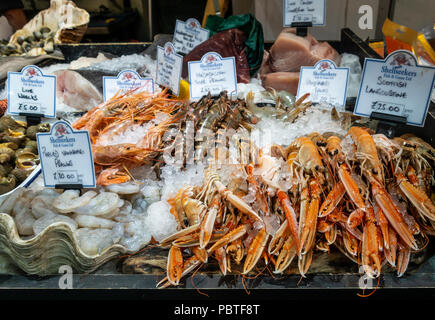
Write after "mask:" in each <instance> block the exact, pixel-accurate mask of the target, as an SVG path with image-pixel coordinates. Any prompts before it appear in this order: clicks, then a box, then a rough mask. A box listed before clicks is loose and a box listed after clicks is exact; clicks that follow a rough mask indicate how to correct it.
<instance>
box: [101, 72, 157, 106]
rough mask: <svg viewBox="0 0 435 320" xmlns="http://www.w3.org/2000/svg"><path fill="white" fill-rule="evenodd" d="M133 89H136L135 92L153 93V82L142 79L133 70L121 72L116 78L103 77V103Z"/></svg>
mask: <svg viewBox="0 0 435 320" xmlns="http://www.w3.org/2000/svg"><path fill="white" fill-rule="evenodd" d="M134 89H137V90H136V92H140V91H147V92H149V93H154V81H153V79H152V78H142V77H141V76H140V75H139V74H138V73H137V72H136V71H134V70H123V71H121V72H120V73H118V76H116V77H108V76H104V77H103V97H104V101H107V100H109V99H111V98H113V97H114V96H115V95H116V94H119V93H121V94H122V93H126V92H128V91H130V90H134Z"/></svg>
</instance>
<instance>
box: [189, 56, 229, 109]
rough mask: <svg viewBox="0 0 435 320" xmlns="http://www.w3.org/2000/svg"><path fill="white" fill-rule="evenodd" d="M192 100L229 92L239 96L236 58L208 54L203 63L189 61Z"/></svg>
mask: <svg viewBox="0 0 435 320" xmlns="http://www.w3.org/2000/svg"><path fill="white" fill-rule="evenodd" d="M188 68H189V82H190V99H191V100H198V99H200V98H201V97H202V96H205V95H207V94H208V93H209V92H210V93H211V94H212V95H217V94H219V93H220V92H221V91H227V92H228V93H229V94H231V95H233V94H234V95H237V76H236V64H235V58H234V57H228V58H222V57H221V55H220V54H218V53H216V52H208V53H206V54H205V55H203V56H202V58H201V61H189V62H188Z"/></svg>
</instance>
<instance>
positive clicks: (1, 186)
mask: <svg viewBox="0 0 435 320" xmlns="http://www.w3.org/2000/svg"><path fill="white" fill-rule="evenodd" d="M48 131H50V125H49V124H48V123H41V124H38V125H32V126H27V124H26V123H25V122H23V121H18V120H14V119H13V118H11V117H10V116H3V117H1V118H0V194H4V193H6V192H9V191H11V190H12V189H14V188H15V187H16V186H18V185H19V184H20V183H21V182H23V181H24V180H25V179H26V178H27V177H28V176H29V175H30V173H32V171H33V170H34V169H35V168H36V167H37V166H38V164H39V156H38V146H37V144H36V133H38V132H48Z"/></svg>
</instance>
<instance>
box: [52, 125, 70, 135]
mask: <svg viewBox="0 0 435 320" xmlns="http://www.w3.org/2000/svg"><path fill="white" fill-rule="evenodd" d="M68 133H69V132H68V128H67V127H66V126H65V125H63V124H62V123H59V124H57V126H56V128H55V129H54V136H55V137H56V138H63V137H64V136H65V135H66V134H68Z"/></svg>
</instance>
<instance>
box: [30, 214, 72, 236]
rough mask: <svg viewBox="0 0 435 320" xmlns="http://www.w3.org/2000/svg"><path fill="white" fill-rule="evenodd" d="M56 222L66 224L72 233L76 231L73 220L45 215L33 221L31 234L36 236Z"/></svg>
mask: <svg viewBox="0 0 435 320" xmlns="http://www.w3.org/2000/svg"><path fill="white" fill-rule="evenodd" d="M56 222H63V223H66V224H67V225H68V226H69V227H70V228H71V230H72V231H75V230H76V229H77V222H75V221H74V220H73V219H71V218H69V217H67V216H64V215H61V214H58V215H56V214H55V215H51V214H47V215H45V216H43V217H41V218H39V219H38V220H36V221H35V223H34V224H33V232H34V233H35V235H36V234H38V233H40V232H42V230H44V229H45V228H47V227H48V226H50V225H52V224H53V223H56Z"/></svg>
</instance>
